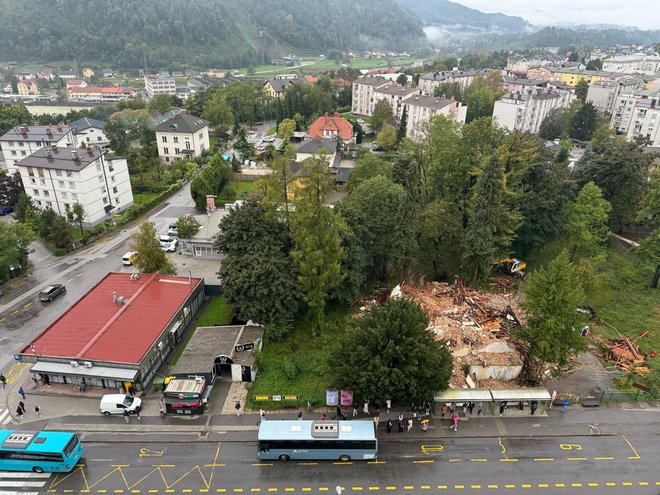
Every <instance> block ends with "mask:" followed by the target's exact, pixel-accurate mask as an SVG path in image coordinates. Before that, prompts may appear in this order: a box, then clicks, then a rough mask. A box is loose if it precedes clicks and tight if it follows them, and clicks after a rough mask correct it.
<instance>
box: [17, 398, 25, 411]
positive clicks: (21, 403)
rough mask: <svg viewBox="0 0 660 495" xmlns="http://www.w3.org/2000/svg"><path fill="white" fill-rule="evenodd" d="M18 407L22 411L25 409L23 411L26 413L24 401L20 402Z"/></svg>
mask: <svg viewBox="0 0 660 495" xmlns="http://www.w3.org/2000/svg"><path fill="white" fill-rule="evenodd" d="M18 405H19V407H20V408H21V409H23V411H25V403H24V402H23V401H22V400H19V401H18Z"/></svg>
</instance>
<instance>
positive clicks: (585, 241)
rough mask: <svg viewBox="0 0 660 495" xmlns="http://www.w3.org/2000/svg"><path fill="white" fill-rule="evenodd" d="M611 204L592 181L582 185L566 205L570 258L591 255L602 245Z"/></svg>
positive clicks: (566, 226)
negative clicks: (574, 197)
mask: <svg viewBox="0 0 660 495" xmlns="http://www.w3.org/2000/svg"><path fill="white" fill-rule="evenodd" d="M610 211H612V205H610V204H609V203H608V202H607V201H606V200H605V199H603V193H602V191H601V190H600V188H599V187H598V186H597V185H596V184H594V183H593V182H588V183H587V184H585V185H584V187H583V188H582V190H580V193H579V194H578V196H577V199H576V200H575V202H573V203H570V204H569V205H568V206H567V211H566V225H565V231H566V236H567V237H568V243H569V245H571V246H572V251H571V259H573V257H574V256H575V255H576V254H577V255H578V256H587V257H588V256H592V255H594V254H596V253H598V251H600V249H601V248H602V246H603V245H604V243H605V241H606V239H607V234H608V232H609V228H608V227H607V219H608V217H609V214H610Z"/></svg>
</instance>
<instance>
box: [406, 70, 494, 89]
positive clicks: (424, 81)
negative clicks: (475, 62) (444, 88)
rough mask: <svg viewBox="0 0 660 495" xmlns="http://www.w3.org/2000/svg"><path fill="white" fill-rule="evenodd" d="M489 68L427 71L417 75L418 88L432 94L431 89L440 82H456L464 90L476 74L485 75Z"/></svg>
mask: <svg viewBox="0 0 660 495" xmlns="http://www.w3.org/2000/svg"><path fill="white" fill-rule="evenodd" d="M489 72H490V69H484V70H453V71H452V70H448V71H442V72H429V73H428V74H422V75H421V76H419V84H418V87H419V89H421V90H422V93H424V94H427V95H432V94H433V90H435V88H436V87H438V86H440V85H441V84H445V83H458V85H459V86H460V87H461V89H463V90H465V89H467V87H468V86H469V85H470V84H472V81H474V78H475V77H477V76H487V75H488V73H489Z"/></svg>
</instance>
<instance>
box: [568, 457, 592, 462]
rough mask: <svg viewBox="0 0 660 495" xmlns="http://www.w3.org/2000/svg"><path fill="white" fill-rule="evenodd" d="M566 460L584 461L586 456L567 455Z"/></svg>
mask: <svg viewBox="0 0 660 495" xmlns="http://www.w3.org/2000/svg"><path fill="white" fill-rule="evenodd" d="M566 460H567V461H586V460H587V458H586V457H567V458H566Z"/></svg>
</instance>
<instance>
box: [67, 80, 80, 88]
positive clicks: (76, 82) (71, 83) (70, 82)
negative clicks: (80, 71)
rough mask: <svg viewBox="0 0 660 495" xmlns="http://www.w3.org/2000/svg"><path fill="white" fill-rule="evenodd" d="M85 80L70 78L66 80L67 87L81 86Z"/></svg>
mask: <svg viewBox="0 0 660 495" xmlns="http://www.w3.org/2000/svg"><path fill="white" fill-rule="evenodd" d="M83 82H84V81H83V80H82V79H69V80H68V81H67V82H66V85H67V87H69V86H80V85H81V84H82V83H83Z"/></svg>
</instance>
